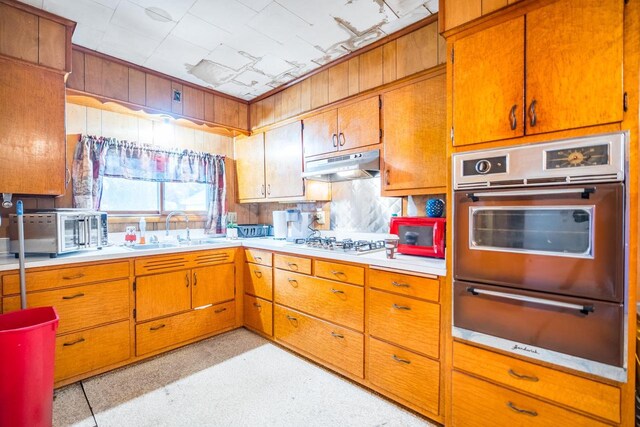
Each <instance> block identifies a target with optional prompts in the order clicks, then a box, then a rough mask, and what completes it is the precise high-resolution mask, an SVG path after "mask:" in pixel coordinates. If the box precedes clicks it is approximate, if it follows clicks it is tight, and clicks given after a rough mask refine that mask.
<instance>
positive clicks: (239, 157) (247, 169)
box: [235, 133, 266, 200]
mask: <svg viewBox="0 0 640 427" xmlns="http://www.w3.org/2000/svg"><path fill="white" fill-rule="evenodd" d="M235 152H236V175H237V176H238V200H244V199H263V198H264V197H265V194H266V188H265V183H264V134H263V133H258V134H255V135H252V136H249V137H247V138H240V139H236V142H235Z"/></svg>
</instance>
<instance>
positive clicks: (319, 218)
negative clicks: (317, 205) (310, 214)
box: [316, 209, 325, 225]
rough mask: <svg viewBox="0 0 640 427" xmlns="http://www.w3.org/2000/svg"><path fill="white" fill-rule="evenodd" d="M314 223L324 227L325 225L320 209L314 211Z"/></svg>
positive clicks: (322, 212)
mask: <svg viewBox="0 0 640 427" xmlns="http://www.w3.org/2000/svg"><path fill="white" fill-rule="evenodd" d="M316 222H317V223H318V224H320V225H324V223H325V218H324V211H322V210H320V209H318V210H317V211H316Z"/></svg>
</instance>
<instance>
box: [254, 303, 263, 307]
mask: <svg viewBox="0 0 640 427" xmlns="http://www.w3.org/2000/svg"><path fill="white" fill-rule="evenodd" d="M253 306H254V307H256V308H260V307H262V306H261V305H260V304H259V303H257V302H254V303H253Z"/></svg>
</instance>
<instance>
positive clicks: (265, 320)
mask: <svg viewBox="0 0 640 427" xmlns="http://www.w3.org/2000/svg"><path fill="white" fill-rule="evenodd" d="M243 302H244V324H245V325H247V326H248V327H250V328H252V329H255V330H257V331H260V332H262V333H263V334H266V335H269V336H272V335H273V304H272V303H270V302H269V301H265V300H263V299H261V298H256V297H252V296H250V295H245V296H244V301H243Z"/></svg>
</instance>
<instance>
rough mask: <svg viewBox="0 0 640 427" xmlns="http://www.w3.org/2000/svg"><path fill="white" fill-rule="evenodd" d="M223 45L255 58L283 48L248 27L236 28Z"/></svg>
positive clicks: (278, 43) (280, 44)
mask: <svg viewBox="0 0 640 427" xmlns="http://www.w3.org/2000/svg"><path fill="white" fill-rule="evenodd" d="M225 44H227V45H229V46H231V47H232V48H234V49H236V50H238V51H239V52H246V53H248V54H250V55H251V56H254V57H256V58H259V57H261V56H263V55H264V54H265V53H266V52H273V51H275V50H278V49H279V48H281V47H283V45H282V43H280V42H277V41H275V40H273V39H270V38H269V37H265V35H264V34H261V33H259V32H257V31H256V30H254V29H253V28H249V27H241V28H237V29H236V31H235V32H234V33H233V34H232V35H231V36H230V37H229V38H228V39H227V41H226V42H225Z"/></svg>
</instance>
